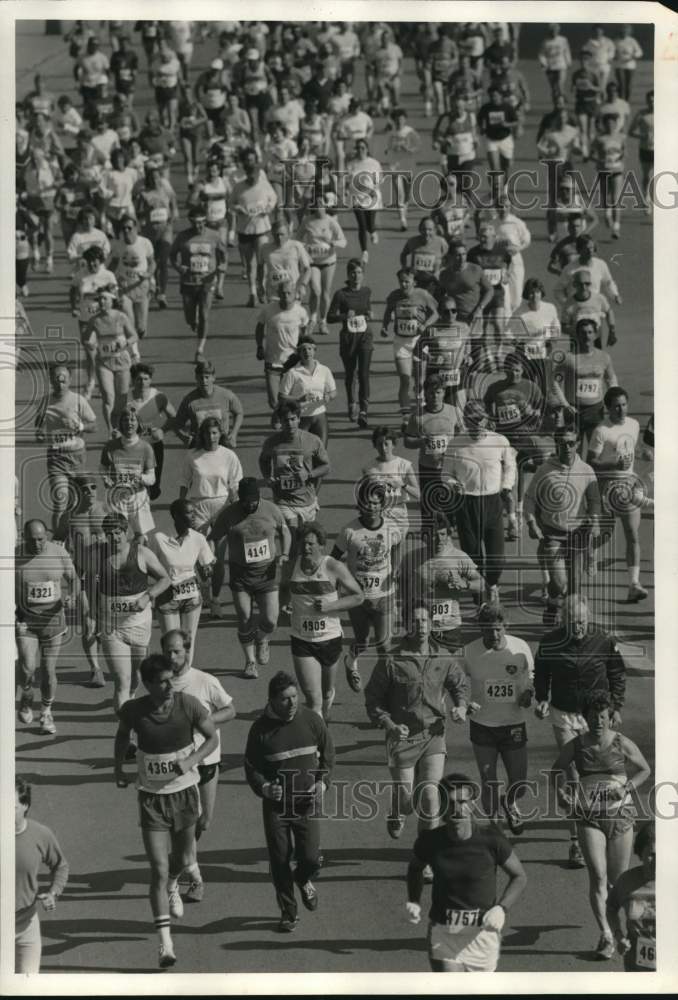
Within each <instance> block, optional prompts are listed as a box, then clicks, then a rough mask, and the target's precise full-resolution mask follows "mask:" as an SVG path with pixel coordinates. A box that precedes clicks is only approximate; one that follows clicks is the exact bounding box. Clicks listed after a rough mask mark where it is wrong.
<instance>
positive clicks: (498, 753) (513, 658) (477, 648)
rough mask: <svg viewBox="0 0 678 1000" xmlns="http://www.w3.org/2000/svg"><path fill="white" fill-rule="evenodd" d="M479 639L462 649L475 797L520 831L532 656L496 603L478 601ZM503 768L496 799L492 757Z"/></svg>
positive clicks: (490, 812) (488, 811)
mask: <svg viewBox="0 0 678 1000" xmlns="http://www.w3.org/2000/svg"><path fill="white" fill-rule="evenodd" d="M478 625H479V626H480V633H481V637H480V639H476V640H475V642H471V643H469V644H468V645H467V646H466V647H465V649H464V651H463V668H464V670H465V671H466V675H467V677H468V678H469V680H470V682H471V701H470V703H469V705H468V709H467V713H468V715H469V716H473V717H472V718H471V722H470V725H471V732H470V737H471V745H472V746H473V753H474V755H475V758H476V763H477V765H478V771H479V772H480V792H481V801H482V806H483V810H484V812H485V815H486V816H488V817H490V818H493V817H496V816H498V815H499V805H500V803H501V808H502V809H503V811H504V813H505V815H506V819H507V820H508V824H509V826H510V828H511V832H512V833H516V834H520V833H522V832H523V829H524V824H523V818H522V816H521V814H520V811H519V809H518V799H519V798H520V797H521V795H523V794H524V791H525V788H524V785H525V782H526V780H527V732H526V730H525V719H526V716H527V709H528V708H529V707H530V705H531V704H532V695H533V694H534V691H533V686H532V682H533V677H534V662H533V660H532V653H531V652H530V647H529V646H528V645H527V643H526V642H525V640H524V639H519V638H517V637H516V636H514V635H508V633H507V632H506V615H505V612H504V609H503V608H502V607H501V605H498V604H484V605H483V606H482V607H481V609H480V612H479V614H478ZM499 757H501V759H502V761H503V764H504V767H505V768H506V794H505V795H502V796H501V798H500V799H498V796H497V792H498V787H499V782H498V781H497V761H498V759H499Z"/></svg>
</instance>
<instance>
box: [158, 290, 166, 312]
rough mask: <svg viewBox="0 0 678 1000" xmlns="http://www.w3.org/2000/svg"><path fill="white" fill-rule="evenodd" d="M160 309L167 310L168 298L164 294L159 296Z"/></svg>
mask: <svg viewBox="0 0 678 1000" xmlns="http://www.w3.org/2000/svg"><path fill="white" fill-rule="evenodd" d="M157 301H158V309H167V296H166V295H163V294H162V293H161V294H160V295H158V298H157Z"/></svg>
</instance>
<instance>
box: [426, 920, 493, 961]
mask: <svg viewBox="0 0 678 1000" xmlns="http://www.w3.org/2000/svg"><path fill="white" fill-rule="evenodd" d="M500 948H501V934H500V933H499V932H498V931H490V930H488V929H487V928H486V927H480V928H479V927H461V928H459V929H456V928H455V929H454V931H451V930H450V928H448V926H447V925H446V924H436V923H434V922H433V921H431V922H430V924H429V928H428V954H429V958H430V959H431V960H432V961H434V962H445V961H446V962H457V963H458V964H459V965H461V966H463V969H464V972H494V971H495V969H496V968H497V963H498V962H499V952H500Z"/></svg>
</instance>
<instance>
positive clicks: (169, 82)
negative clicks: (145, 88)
mask: <svg viewBox="0 0 678 1000" xmlns="http://www.w3.org/2000/svg"><path fill="white" fill-rule="evenodd" d="M176 85H177V78H176V76H175V74H174V73H161V74H160V76H159V77H158V87H162V88H164V89H166V90H171V89H172V87H176Z"/></svg>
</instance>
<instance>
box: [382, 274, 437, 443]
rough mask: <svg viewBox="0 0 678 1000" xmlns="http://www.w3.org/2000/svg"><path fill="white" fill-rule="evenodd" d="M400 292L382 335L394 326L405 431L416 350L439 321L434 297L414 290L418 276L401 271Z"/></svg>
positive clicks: (389, 302)
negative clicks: (420, 341)
mask: <svg viewBox="0 0 678 1000" xmlns="http://www.w3.org/2000/svg"><path fill="white" fill-rule="evenodd" d="M398 283H399V285H400V288H397V289H396V290H395V291H393V292H390V293H389V295H388V296H387V298H386V308H385V309H384V318H383V320H382V322H381V335H382V337H388V328H389V326H390V325H391V321H392V320H393V322H394V329H395V339H394V341H393V356H394V358H395V366H396V371H397V373H398V377H399V379H400V387H399V389H398V405H399V407H400V421H401V425H402V428H403V430H404V428H405V425H406V424H407V421H408V419H409V415H410V380H411V379H412V372H413V369H412V363H413V353H414V348H415V345H416V343H417V341H418V340H419V337H420V336H421V334H422V333H423V332H424V331H425V330H427V329H428V327H429V326H431V325H432V324H433V323H435V322H436V320H437V319H438V308H437V306H436V302H435V299H434V298H433V296H432V295H431V294H430V293H429V292H427V291H426V290H425V289H423V288H416V287H415V273H414V271H413V270H412V268H411V267H401V268H400V270H399V271H398Z"/></svg>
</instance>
